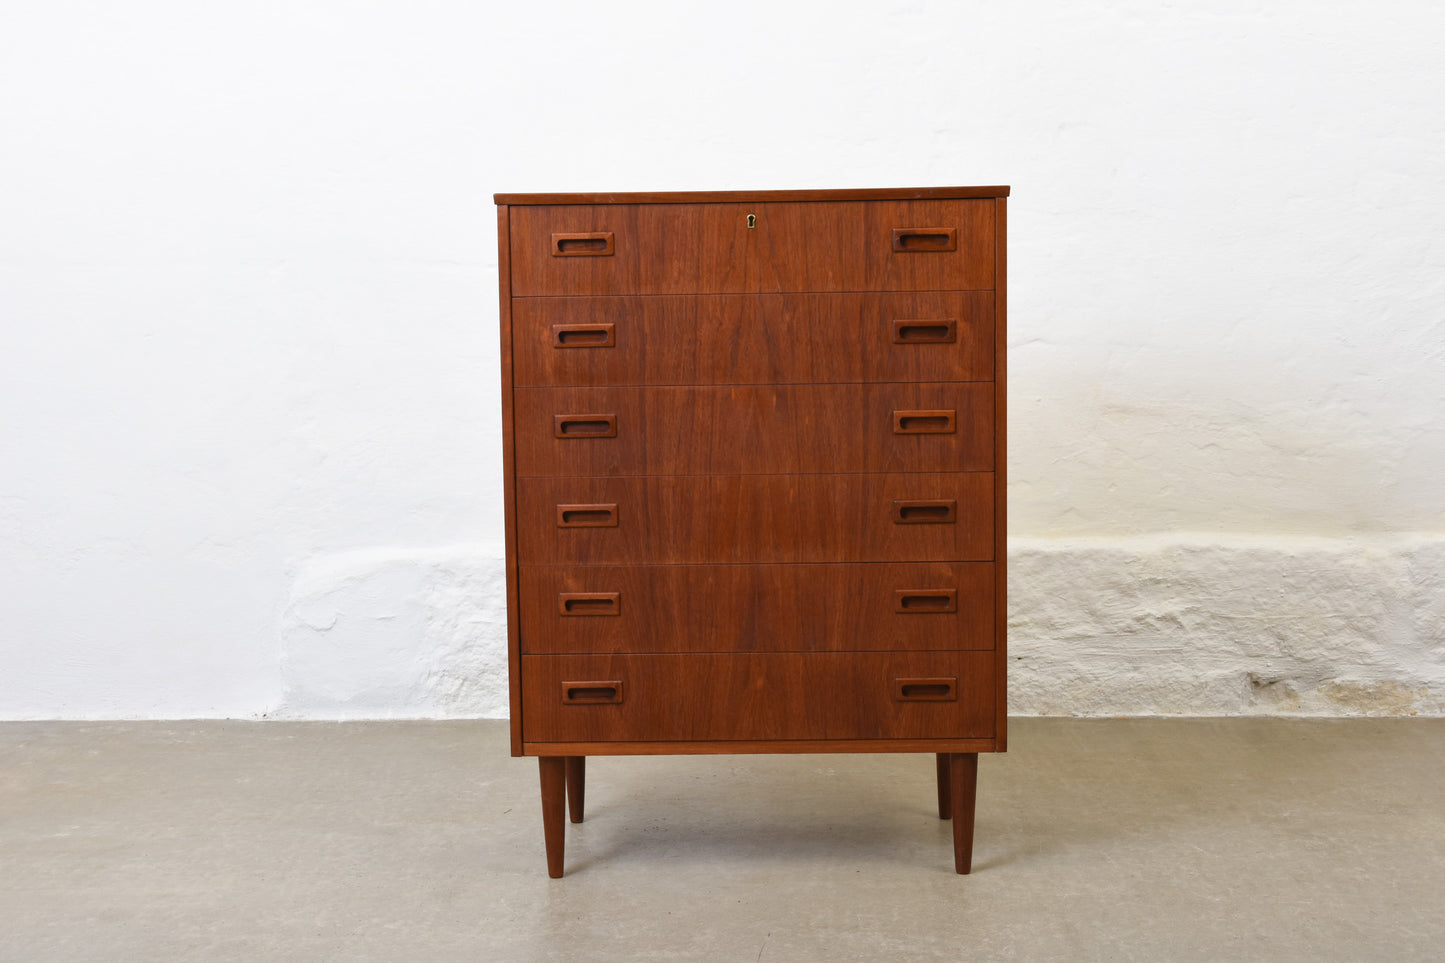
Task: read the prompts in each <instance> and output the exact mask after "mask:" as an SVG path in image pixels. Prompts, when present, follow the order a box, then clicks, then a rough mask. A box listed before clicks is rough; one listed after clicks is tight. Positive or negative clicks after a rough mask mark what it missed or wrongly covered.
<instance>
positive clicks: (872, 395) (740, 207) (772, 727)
mask: <svg viewBox="0 0 1445 963" xmlns="http://www.w3.org/2000/svg"><path fill="white" fill-rule="evenodd" d="M1007 195H1008V188H1006V187H981V188H924V189H900V190H862V191H764V192H756V193H745V192H722V193H673V194H599V195H591V194H589V195H581V194H498V195H496V201H497V205H498V230H499V236H498V251H499V261H500V274H501V302H502V303H501V335H502V411H503V422H504V426H503V432H504V434H503V445H504V462H505V471H506V478H505V486H506V501H507V506H506V511H507V601H508V607H507V611H508V639H509V656H510V670H511V713H512V719H511V726H512V754H513V755H518V756H520V755H527V756H537V757H538V760H539V765H540V769H541V779H542V810H543V824H544V830H545V836H546V842H547V863H548V871H549V873H550V874H551V875H552V876H561V875H562V857H563V829H564V826H563V819H562V810H563V803H564V800H566V802H567V804H568V809H569V810H570V813H571V818H572V820H573V821H574V822H579V821H581V818H582V803H583V784H584V774H585V767H584V762H585V758H586V757H587V756H589V755H615V754H628V753H649V754H651V753H656V754H666V753H716V752H913V753H933V754H935V756H936V767H937V774H938V794H939V815H940V816H941V817H943V818H952V819H953V835H954V860H955V868H956V869H957V871H958V872H960V873H966V872H968V870H969V864H970V860H971V853H972V845H973V803H974V787H975V778H976V767H977V759H978V757H977V753H979V752H1000V751H1003V749H1004V747H1005V735H1006V733H1005V699H1004V693H1005V689H1004V669H1005V648H1004V647H1005V613H1006V607H1005V604H1004V599H1005V549H1004V546H1005V533H1006V525H1005V514H1004V495H1005V485H1004V468H1005V458H1004V411H1005V405H1004V343H1005V340H1004V317H1005V311H1004V308H1005V304H1004V267H1005V261H1004V250H1005V245H1004V240H1005V233H1004V214H1005V204H1006V200H1005V199H1006V197H1007Z"/></svg>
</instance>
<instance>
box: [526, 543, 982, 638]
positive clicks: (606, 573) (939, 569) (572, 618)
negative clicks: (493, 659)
mask: <svg viewBox="0 0 1445 963" xmlns="http://www.w3.org/2000/svg"><path fill="white" fill-rule="evenodd" d="M518 586H519V589H520V591H519V605H520V616H521V618H520V622H521V640H522V651H523V652H525V653H527V654H529V655H531V654H561V653H608V652H846V651H882V652H886V651H899V652H914V651H918V652H922V651H951V650H958V649H992V648H993V647H994V622H993V614H994V566H993V563H992V562H945V563H931V564H927V563H909V564H876V563H875V564H843V565H586V566H558V565H545V566H529V565H524V566H522V567H521V569H520V571H519V572H518Z"/></svg>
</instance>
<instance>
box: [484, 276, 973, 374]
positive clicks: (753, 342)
mask: <svg viewBox="0 0 1445 963" xmlns="http://www.w3.org/2000/svg"><path fill="white" fill-rule="evenodd" d="M993 304H994V295H993V292H992V291H964V292H930V293H904V294H761V295H709V296H699V297H690V296H685V295H671V296H660V297H595V298H516V299H514V300H513V303H512V312H513V319H512V324H513V327H514V330H515V335H514V342H513V343H514V348H513V350H514V351H515V352H516V370H515V372H514V375H515V378H516V383H517V384H518V385H519V386H536V385H726V384H797V383H809V384H832V383H858V382H879V381H892V382H906V381H991V380H993V366H994V360H993V352H994V319H993ZM899 324H904V325H908V326H909V327H908V328H907V329H906V331H905V334H906V338H905V339H903V340H900V339H899V338H898V337H897V334H896V326H897V325H899ZM930 325H931V326H933V327H934V328H937V327H940V326H949V325H951V327H952V330H951V331H949V332H946V333H945V337H947V340H944V341H938V340H934V341H926V340H923V339H924V338H925V337H926V336H928V335H929V330H927V327H928V326H930ZM559 328H563V329H566V330H561V331H559V330H558V329H559ZM582 329H585V330H582ZM933 336H934V337H935V338H936V337H938V335H936V334H935V335H933ZM568 338H570V339H571V340H570V342H569V341H567V340H566V339H568ZM559 339H561V340H562V343H563V344H566V345H567V347H566V349H565V350H564V349H563V348H560V347H558V346H557V345H558V343H559ZM589 346H592V347H591V348H590V350H589ZM574 348H575V350H574Z"/></svg>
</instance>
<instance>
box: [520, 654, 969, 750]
mask: <svg viewBox="0 0 1445 963" xmlns="http://www.w3.org/2000/svg"><path fill="white" fill-rule="evenodd" d="M522 665H523V669H522V674H523V694H522V698H523V701H524V704H525V707H526V710H525V711H526V717H527V723H526V727H527V730H526V741H527V742H533V743H535V742H585V741H591V740H597V741H600V742H617V741H625V740H631V739H638V740H651V741H662V742H666V741H670V740H679V741H712V740H725V739H758V740H762V739H822V740H830V739H887V738H897V739H929V738H932V739H943V738H954V739H961V738H980V737H990V736H992V735H993V703H994V693H993V653H991V652H923V653H919V652H913V653H876V652H869V653H856V652H849V653H823V654H818V653H814V654H806V655H802V654H766V655H671V654H667V655H611V656H606V655H592V656H572V655H529V656H523V659H522ZM940 676H941V677H952V678H956V679H957V680H958V692H957V698H956V699H953V700H952V701H917V702H905V701H899V700H898V699H895V698H894V689H895V680H897V679H899V678H936V677H940ZM571 678H599V679H611V678H615V679H620V680H622V684H623V685H624V686H625V687H626V690H627V698H626V700H625V701H623V702H622V703H620V704H607V705H604V704H598V705H563V704H562V703H561V700H560V697H559V693H560V692H561V686H562V682H563V680H564V679H571Z"/></svg>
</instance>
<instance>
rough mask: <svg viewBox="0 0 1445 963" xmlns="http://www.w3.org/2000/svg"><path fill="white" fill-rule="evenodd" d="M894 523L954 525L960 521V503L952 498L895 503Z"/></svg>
mask: <svg viewBox="0 0 1445 963" xmlns="http://www.w3.org/2000/svg"><path fill="white" fill-rule="evenodd" d="M893 521H894V523H895V524H898V525H952V524H953V523H954V522H956V521H958V502H957V501H956V500H955V499H952V498H916V499H911V500H908V501H902V500H898V501H894V503H893Z"/></svg>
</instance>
